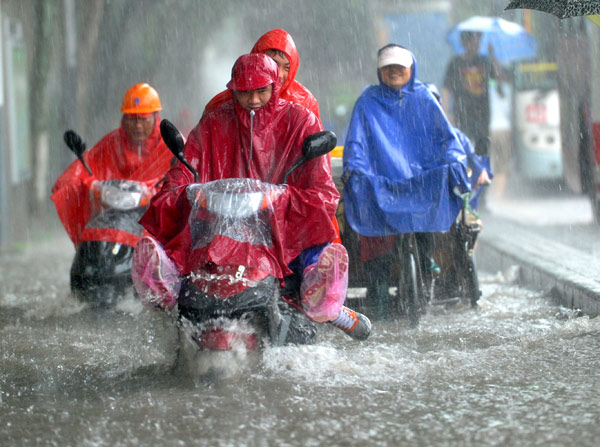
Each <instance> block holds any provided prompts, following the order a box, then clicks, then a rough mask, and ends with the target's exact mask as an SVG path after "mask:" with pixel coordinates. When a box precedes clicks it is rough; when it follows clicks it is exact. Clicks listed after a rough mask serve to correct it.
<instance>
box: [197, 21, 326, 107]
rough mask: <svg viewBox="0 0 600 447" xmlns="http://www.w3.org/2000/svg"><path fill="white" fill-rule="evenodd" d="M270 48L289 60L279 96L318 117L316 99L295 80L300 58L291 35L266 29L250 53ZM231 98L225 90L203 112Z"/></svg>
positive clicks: (261, 51)
mask: <svg viewBox="0 0 600 447" xmlns="http://www.w3.org/2000/svg"><path fill="white" fill-rule="evenodd" d="M271 49H274V50H279V51H283V52H284V53H285V55H286V56H287V58H288V60H289V61H290V71H289V73H288V77H287V79H286V81H285V84H283V86H282V87H281V91H280V93H279V97H280V98H281V99H285V100H287V101H290V102H293V103H294V104H299V105H301V106H303V107H306V108H307V109H308V110H310V111H311V112H312V113H314V114H315V115H316V116H317V118H319V104H318V103H317V99H316V98H315V97H314V96H313V94H312V93H311V92H310V91H309V90H308V89H307V88H306V87H304V86H303V85H302V84H300V83H299V82H298V81H296V73H297V72H298V65H299V63H300V58H299V57H298V50H297V49H296V44H295V43H294V40H293V39H292V36H290V35H289V34H288V32H287V31H285V30H283V29H274V30H271V31H268V32H266V33H265V34H263V35H262V36H261V37H260V39H258V40H257V41H256V43H255V44H254V47H253V48H252V51H251V53H264V52H265V51H267V50H271ZM231 100H232V96H231V90H225V91H223V92H221V93H219V94H218V95H216V96H215V97H214V98H213V99H211V100H210V101H209V103H208V104H207V105H206V107H205V109H204V113H206V112H208V111H209V110H211V109H214V108H215V107H218V106H220V105H221V104H223V103H226V102H228V101H231Z"/></svg>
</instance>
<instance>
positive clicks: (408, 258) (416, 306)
mask: <svg viewBox="0 0 600 447" xmlns="http://www.w3.org/2000/svg"><path fill="white" fill-rule="evenodd" d="M403 276H404V280H403V281H402V282H403V283H404V287H405V289H404V290H405V292H404V293H405V297H406V304H407V306H406V307H407V313H408V321H409V323H410V326H411V327H417V326H418V325H419V320H420V319H421V306H420V302H421V297H420V293H421V288H420V287H419V272H418V270H417V260H416V259H415V254H414V253H411V252H408V253H406V255H405V257H404V275H403Z"/></svg>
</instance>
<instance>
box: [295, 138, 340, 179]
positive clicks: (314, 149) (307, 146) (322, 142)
mask: <svg viewBox="0 0 600 447" xmlns="http://www.w3.org/2000/svg"><path fill="white" fill-rule="evenodd" d="M336 144H337V137H336V136H335V134H334V133H333V132H332V131H330V130H322V131H321V132H315V133H313V134H312V135H309V136H308V137H306V138H305V139H304V141H303V142H302V157H300V160H298V161H297V162H296V163H295V164H294V166H292V167H291V168H290V170H289V171H288V172H286V173H285V175H284V176H283V183H284V184H286V183H287V179H288V177H289V175H290V174H291V173H292V172H294V171H295V170H296V169H297V168H298V167H300V166H302V165H303V164H304V163H306V162H307V161H309V160H312V159H313V158H317V157H320V156H321V155H325V154H328V153H329V152H331V151H332V150H333V149H334V148H335V145H336Z"/></svg>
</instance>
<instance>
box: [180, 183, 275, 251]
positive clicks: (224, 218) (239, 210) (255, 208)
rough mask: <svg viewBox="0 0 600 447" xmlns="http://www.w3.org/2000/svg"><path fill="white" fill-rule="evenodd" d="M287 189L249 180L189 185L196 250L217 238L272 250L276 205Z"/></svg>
mask: <svg viewBox="0 0 600 447" xmlns="http://www.w3.org/2000/svg"><path fill="white" fill-rule="evenodd" d="M284 190H285V186H279V185H272V184H270V183H263V182H261V181H260V180H256V179H247V178H233V179H223V180H215V181H213V182H208V183H198V184H192V185H189V186H188V188H187V196H188V200H189V202H190V205H191V207H192V210H191V212H190V218H189V223H190V232H191V236H192V249H197V248H201V247H205V246H206V245H208V244H209V243H210V242H211V241H212V240H213V239H214V238H215V237H216V236H225V237H228V238H230V239H233V240H235V241H238V242H247V243H250V244H253V245H265V246H267V247H270V246H271V245H272V239H271V216H272V214H273V202H274V201H275V200H276V199H277V197H279V195H280V194H281V193H282V192H283V191H284Z"/></svg>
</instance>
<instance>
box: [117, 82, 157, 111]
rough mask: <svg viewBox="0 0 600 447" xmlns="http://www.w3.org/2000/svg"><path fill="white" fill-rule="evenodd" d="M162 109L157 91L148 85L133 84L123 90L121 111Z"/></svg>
mask: <svg viewBox="0 0 600 447" xmlns="http://www.w3.org/2000/svg"><path fill="white" fill-rule="evenodd" d="M159 110H162V106H161V105H160V98H159V97H158V93H157V92H156V90H154V89H153V88H152V87H151V86H150V85H148V84H146V83H143V84H135V85H134V86H133V87H131V88H130V89H129V90H127V91H126V92H125V96H123V104H122V105H121V112H122V113H152V112H158V111H159Z"/></svg>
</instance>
